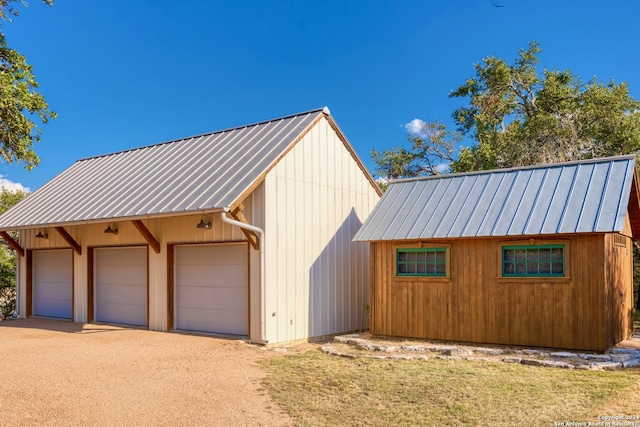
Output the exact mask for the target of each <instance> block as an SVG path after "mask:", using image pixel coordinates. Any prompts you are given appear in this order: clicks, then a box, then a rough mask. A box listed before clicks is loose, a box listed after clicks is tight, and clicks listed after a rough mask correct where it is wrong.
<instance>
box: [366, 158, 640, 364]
mask: <svg viewBox="0 0 640 427" xmlns="http://www.w3.org/2000/svg"><path fill="white" fill-rule="evenodd" d="M635 163H636V158H635V155H630V156H619V157H610V158H602V159H594V160H587V161H579V162H568V163H558V164H551V165H540V166H532V167H522V168H515V169H501V170H491V171H481V172H473V173H465V174H450V175H441V176H432V177H427V178H419V179H408V180H400V181H395V182H393V183H391V185H390V186H389V189H388V190H387V192H386V193H385V194H384V196H383V198H382V199H381V200H380V202H379V203H378V205H377V206H376V208H375V209H374V211H373V212H372V214H371V215H370V216H369V218H368V219H367V220H366V222H365V223H364V224H363V226H362V227H361V229H360V230H359V232H358V233H357V234H356V236H355V237H354V240H357V241H368V242H370V243H371V248H370V253H371V259H370V263H371V277H372V280H371V293H370V294H371V311H370V316H371V318H370V331H371V333H373V334H375V335H383V336H400V337H413V338H425V339H436V340H447V341H449V340H450V341H462V342H475V343H494V344H505V345H526V346H539V347H552V348H566V349H579V350H593V351H604V350H606V349H608V348H609V347H611V346H613V345H614V344H616V343H618V342H620V341H622V340H624V339H626V338H627V337H628V336H629V335H630V334H631V332H632V329H633V323H632V312H633V248H632V240H633V239H634V238H637V237H638V236H640V204H639V197H638V176H637V172H636V166H635Z"/></svg>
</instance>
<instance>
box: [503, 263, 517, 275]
mask: <svg viewBox="0 0 640 427" xmlns="http://www.w3.org/2000/svg"><path fill="white" fill-rule="evenodd" d="M513 273H515V269H514V266H513V264H512V263H510V262H506V263H505V264H504V266H503V273H502V274H513Z"/></svg>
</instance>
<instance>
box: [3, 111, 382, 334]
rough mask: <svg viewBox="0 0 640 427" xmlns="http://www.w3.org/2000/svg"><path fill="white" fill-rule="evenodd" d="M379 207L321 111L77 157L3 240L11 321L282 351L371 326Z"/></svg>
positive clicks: (10, 220)
mask: <svg viewBox="0 0 640 427" xmlns="http://www.w3.org/2000/svg"><path fill="white" fill-rule="evenodd" d="M380 196H381V192H380V189H379V188H378V186H377V185H376V183H375V182H374V181H373V179H372V177H371V175H370V174H369V173H368V172H367V170H366V168H365V167H364V165H363V163H362V161H361V160H360V159H359V158H358V156H357V155H356V153H355V151H354V150H353V148H352V147H351V145H350V143H349V142H348V141H347V139H346V137H345V136H344V134H343V133H342V131H341V130H340V128H339V127H338V125H337V124H336V122H335V120H334V119H333V117H332V116H331V115H330V113H329V110H328V109H327V108H326V107H325V108H323V109H317V110H312V111H308V112H304V113H300V114H295V115H291V116H286V117H281V118H278V119H273V120H268V121H265V122H261V123H256V124H251V125H245V126H240V127H236V128H232V129H227V130H222V131H218V132H213V133H208V134H204V135H199V136H194V137H189V138H184V139H179V140H175V141H170V142H165V143H160V144H155V145H151V146H146V147H141V148H135V149H131V150H126V151H122V152H118V153H113V154H106V155H102V156H97V157H92V158H87V159H82V160H78V161H77V162H76V163H75V164H73V165H72V166H71V167H69V168H68V169H66V170H65V171H63V172H62V173H60V174H59V175H58V176H56V177H55V178H54V179H52V180H51V181H50V182H48V183H47V184H45V185H44V186H43V187H42V188H40V189H38V190H37V191H35V192H34V193H33V194H31V195H30V196H29V197H27V198H26V199H25V200H23V201H22V202H21V203H19V204H18V205H17V206H15V207H14V208H12V209H10V210H9V211H8V212H6V213H5V214H3V215H2V216H0V236H2V237H3V239H4V240H5V241H6V242H7V243H8V244H9V245H11V246H12V247H14V248H15V249H16V250H17V251H18V253H19V254H20V257H19V268H18V270H19V271H18V301H19V307H18V314H19V316H20V317H28V316H43V317H52V318H60V319H69V320H73V321H76V322H102V323H113V324H122V325H129V326H133V327H143V328H149V329H152V330H159V331H170V330H184V331H196V332H205V333H215V334H228V335H234V336H241V337H248V338H249V339H250V340H251V341H254V342H261V343H278V342H291V341H295V340H304V339H309V338H312V337H318V336H323V335H328V334H334V333H341V332H346V331H353V330H358V329H360V328H363V327H364V328H366V327H367V326H368V325H367V316H366V313H365V304H367V303H368V299H369V294H368V292H369V264H368V262H369V245H368V244H367V243H358V242H352V238H353V236H354V235H355V233H356V231H357V230H358V229H359V227H360V226H361V225H362V222H363V221H364V220H365V219H366V217H367V216H368V215H369V213H370V212H371V210H372V209H373V207H374V206H375V204H376V202H377V201H378V200H379V198H380ZM13 231H17V235H18V236H19V237H18V238H17V239H16V238H13V237H12V236H15V235H16V234H14V233H10V232H13Z"/></svg>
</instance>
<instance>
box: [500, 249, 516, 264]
mask: <svg viewBox="0 0 640 427" xmlns="http://www.w3.org/2000/svg"><path fill="white" fill-rule="evenodd" d="M514 256H515V251H514V250H513V249H505V250H504V251H503V252H502V259H503V260H505V261H513V259H514Z"/></svg>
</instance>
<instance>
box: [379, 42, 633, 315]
mask: <svg viewBox="0 0 640 427" xmlns="http://www.w3.org/2000/svg"><path fill="white" fill-rule="evenodd" d="M540 52H541V49H540V46H539V45H538V43H536V42H535V41H532V42H530V43H529V46H528V49H526V50H524V49H520V51H519V52H518V57H517V59H516V60H515V61H514V63H513V64H508V63H507V62H506V61H505V60H503V59H501V58H497V57H487V58H485V59H483V60H482V63H479V64H476V65H475V66H474V68H475V76H474V77H471V78H469V79H467V81H466V82H465V83H464V84H462V85H461V86H460V87H458V89H456V90H454V91H452V92H451V93H450V94H449V96H450V97H454V98H465V99H467V100H468V103H467V104H466V105H463V106H462V107H460V108H458V109H457V110H455V111H454V112H453V119H454V122H455V124H456V126H457V130H456V132H451V131H449V130H448V129H446V127H445V126H444V125H442V124H441V123H440V122H423V123H422V126H421V129H420V130H418V132H414V133H411V134H410V135H409V142H410V143H411V148H408V149H407V148H404V147H401V146H399V147H396V148H393V149H391V150H386V151H383V152H378V151H376V150H375V149H374V150H372V152H371V154H372V159H373V161H374V163H375V164H376V173H377V174H378V175H379V176H383V177H388V178H391V179H397V178H405V177H413V176H420V175H432V174H437V173H439V172H445V171H448V170H450V171H452V172H468V171H474V170H483V169H496V168H506V167H516V166H525V165H532V164H543V163H553V162H561V161H569V160H580V159H588V158H594V157H605V156H614V155H621V154H631V153H638V152H639V151H640V102H639V101H637V100H636V99H634V98H633V97H631V95H630V93H629V89H628V87H627V84H626V83H620V84H616V83H615V82H614V81H613V80H611V81H610V82H608V83H603V82H600V81H597V80H596V78H595V77H594V78H593V79H592V80H591V81H589V82H588V83H583V81H582V80H581V79H580V78H579V77H578V76H576V75H574V74H572V73H571V72H570V71H569V70H563V71H557V70H546V69H543V70H542V73H540V72H539V70H538V65H539V63H540V60H539V58H538V56H539V54H540ZM464 137H469V138H471V140H472V141H473V142H472V143H471V145H467V146H462V147H460V148H459V149H458V150H457V153H456V150H455V149H456V147H457V146H459V144H460V142H462V140H463V138H464ZM634 258H635V260H636V264H635V271H634V292H635V295H636V304H635V306H636V308H638V307H640V286H639V285H640V267H638V261H640V246H639V245H634Z"/></svg>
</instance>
